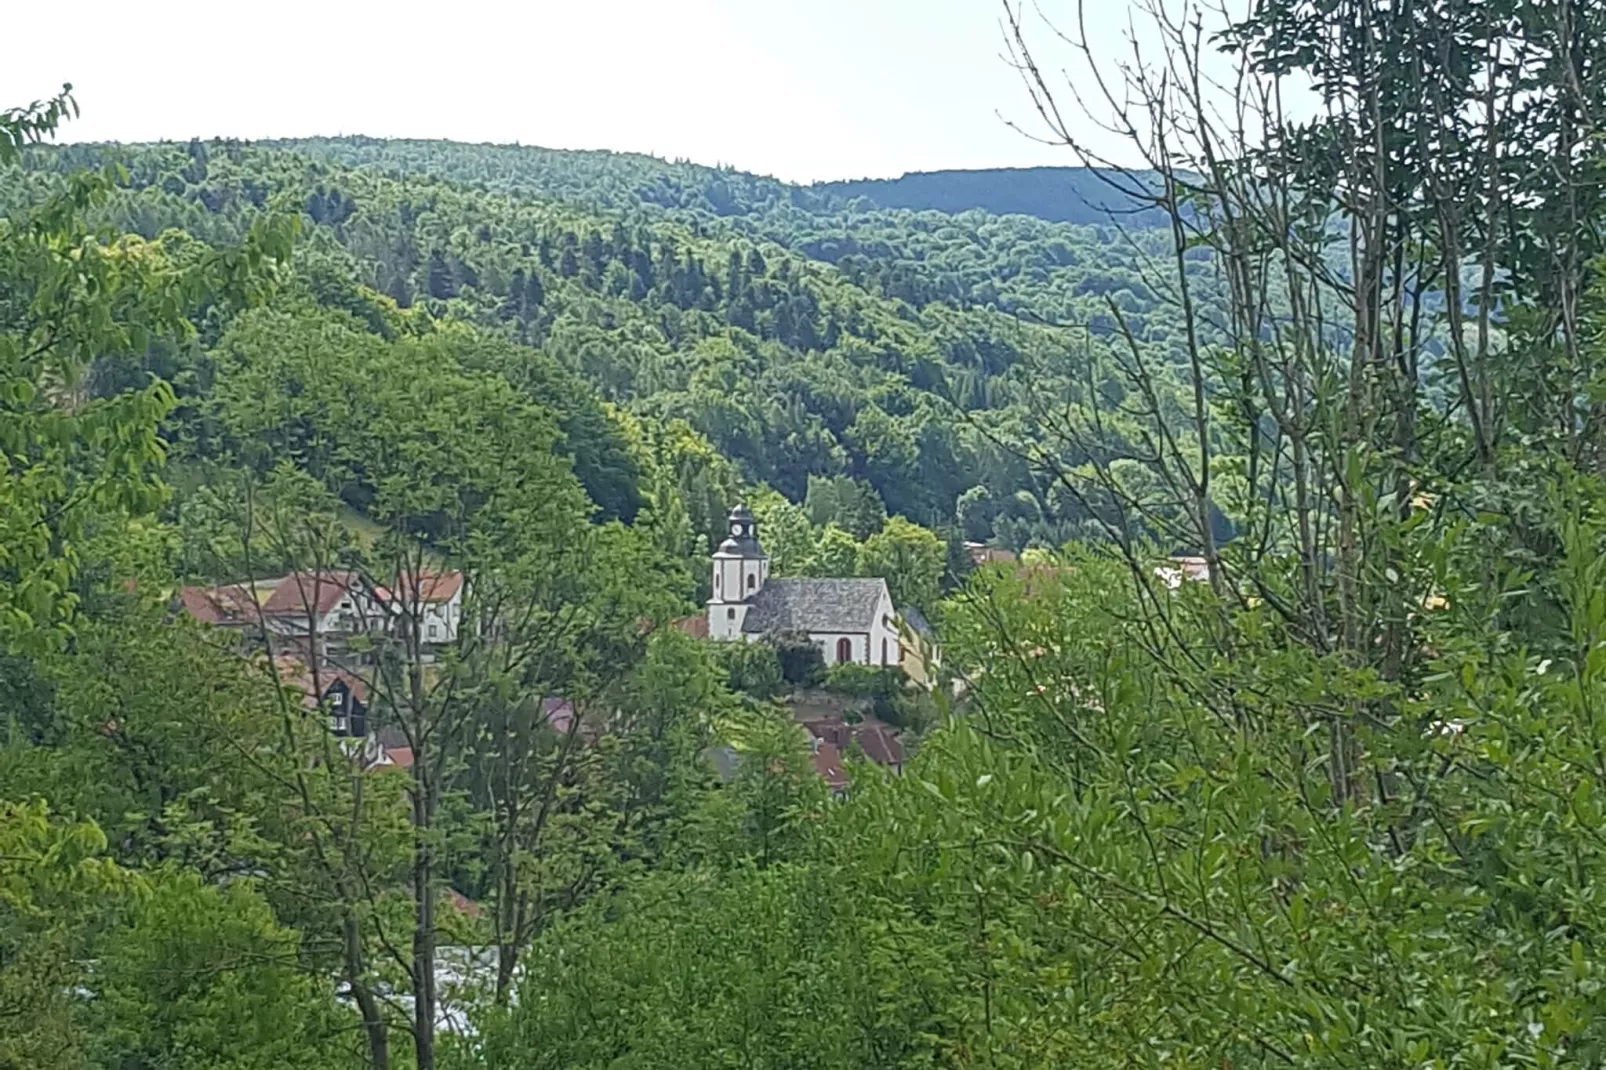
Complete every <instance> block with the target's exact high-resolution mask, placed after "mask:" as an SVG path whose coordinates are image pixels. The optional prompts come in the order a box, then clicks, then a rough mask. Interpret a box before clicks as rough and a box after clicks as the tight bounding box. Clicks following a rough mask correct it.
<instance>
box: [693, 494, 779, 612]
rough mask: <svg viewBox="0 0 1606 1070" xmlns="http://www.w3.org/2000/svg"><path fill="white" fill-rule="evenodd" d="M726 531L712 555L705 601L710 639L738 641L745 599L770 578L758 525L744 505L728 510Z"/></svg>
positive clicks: (756, 591) (745, 604)
mask: <svg viewBox="0 0 1606 1070" xmlns="http://www.w3.org/2000/svg"><path fill="white" fill-rule="evenodd" d="M729 531H730V535H729V536H728V537H727V538H726V539H725V541H724V542H722V543H720V544H719V549H718V550H716V551H715V552H714V592H713V597H712V598H710V599H709V600H708V636H709V638H711V639H739V638H741V635H742V620H743V619H744V618H745V617H746V616H747V608H748V606H747V603H748V600H749V599H751V598H752V597H753V596H754V595H756V594H757V593H758V592H759V589H760V588H762V587H763V586H764V581H765V580H767V579H769V575H770V559H769V558H768V557H767V556H765V554H764V548H763V547H762V546H760V545H759V544H758V524H757V522H756V521H755V520H754V519H753V514H752V512H751V511H749V510H748V508H747V506H745V505H738V506H737V507H736V508H734V509H732V510H731V516H730V528H729Z"/></svg>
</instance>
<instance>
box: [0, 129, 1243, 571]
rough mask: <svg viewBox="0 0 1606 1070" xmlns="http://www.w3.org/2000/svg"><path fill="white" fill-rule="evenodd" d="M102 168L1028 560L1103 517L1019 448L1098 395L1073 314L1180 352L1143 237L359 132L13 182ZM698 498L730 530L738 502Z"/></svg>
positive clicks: (158, 211)
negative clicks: (1048, 406)
mask: <svg viewBox="0 0 1606 1070" xmlns="http://www.w3.org/2000/svg"><path fill="white" fill-rule="evenodd" d="M108 157H110V158H114V159H116V160H117V161H119V162H120V163H121V164H122V166H123V167H124V168H125V169H126V172H127V180H126V182H124V183H123V189H122V190H121V191H119V193H118V194H117V195H116V196H115V197H113V198H112V199H111V201H110V202H109V203H108V204H107V205H106V206H105V207H104V209H103V210H102V211H103V213H104V214H105V216H106V219H107V222H109V223H110V224H111V225H112V226H114V227H116V228H119V229H121V230H125V231H128V232H131V233H134V234H138V235H141V236H144V237H146V238H156V237H157V236H158V235H160V234H162V233H163V232H164V231H166V230H169V229H177V230H181V231H184V232H185V233H187V234H189V235H191V236H194V237H195V238H198V239H200V240H202V241H205V242H208V243H213V244H224V245H226V244H229V243H232V242H237V241H239V240H240V239H241V238H242V237H243V235H244V234H245V233H246V232H247V231H248V229H249V228H250V227H251V226H252V225H253V224H254V222H255V221H257V220H258V219H260V218H262V217H263V216H264V215H265V214H268V213H272V212H286V211H289V212H294V213H295V214H297V215H299V216H300V218H301V228H302V236H301V239H300V240H299V242H298V246H297V274H298V276H299V277H300V278H301V279H302V280H303V285H304V286H305V287H306V288H307V290H308V291H309V292H310V293H312V294H314V295H316V298H317V300H318V301H319V302H320V303H322V304H324V305H325V306H328V307H332V308H337V309H340V310H343V311H345V312H348V313H354V314H356V315H357V316H358V317H359V318H360V319H361V320H363V321H364V322H366V323H369V324H372V325H375V327H374V329H376V330H390V329H391V328H388V327H386V326H385V324H387V323H388V322H389V321H390V319H391V313H390V312H387V311H386V310H385V309H384V308H382V307H380V304H384V305H388V306H390V307H391V308H394V309H400V310H404V311H407V310H412V311H415V312H417V313H418V314H420V315H422V316H423V317H424V318H425V319H426V320H429V321H435V322H446V321H458V322H462V323H466V324H471V325H473V326H474V327H475V328H476V329H479V330H482V331H487V332H491V333H492V334H495V335H500V336H502V337H503V338H505V339H506V340H508V341H510V342H513V343H515V344H517V345H520V346H524V347H528V348H530V349H534V350H538V351H540V352H541V353H542V355H543V356H544V357H546V358H548V359H551V360H553V361H555V362H556V363H557V364H558V365H560V366H561V368H562V369H563V370H564V372H565V373H566V374H568V375H570V376H572V377H574V378H575V379H577V380H579V381H580V382H581V383H583V384H584V385H585V386H586V387H587V388H589V390H590V391H592V392H593V393H594V394H595V395H596V397H597V398H599V399H600V401H601V402H603V403H607V404H611V405H613V406H616V407H618V409H620V410H622V411H624V412H627V413H630V414H632V416H633V417H635V418H639V419H644V420H647V421H649V422H650V423H651V424H653V425H654V426H667V425H669V424H673V423H675V422H681V423H683V424H684V425H685V426H688V427H689V428H691V429H692V430H694V431H695V432H697V433H698V434H699V435H700V436H701V437H703V438H706V440H707V441H708V442H709V443H710V444H711V446H712V448H713V450H714V451H716V452H717V454H719V455H720V456H722V457H723V458H726V459H728V461H730V462H731V463H733V464H735V465H736V466H737V467H738V469H739V471H740V474H741V477H742V478H743V479H744V480H746V481H747V482H748V483H749V484H750V485H765V486H768V487H770V488H773V489H774V490H776V491H779V492H780V493H781V494H783V495H785V496H786V497H788V498H790V499H791V500H792V501H794V502H797V501H802V500H803V499H804V498H805V496H806V494H807V491H808V487H809V484H810V480H811V478H813V479H817V478H836V477H846V478H849V479H852V480H856V481H859V482H860V483H861V484H865V485H868V486H869V487H870V488H873V490H874V491H875V493H876V495H877V496H879V498H880V499H881V502H882V503H883V504H884V506H885V508H886V510H887V512H888V513H891V514H896V515H902V516H904V517H907V518H908V519H910V520H913V521H915V522H916V523H920V524H924V525H927V526H930V527H934V528H939V529H944V528H946V529H948V530H950V531H955V532H958V531H962V532H963V533H964V534H965V535H966V536H967V537H970V538H979V539H997V540H1000V541H1002V542H1004V543H1006V544H1008V545H1012V546H1016V547H1021V546H1024V545H1026V544H1027V543H1029V542H1034V541H1035V542H1040V543H1047V544H1051V545H1052V544H1058V543H1060V542H1062V541H1063V540H1064V539H1066V538H1068V537H1071V536H1072V535H1074V534H1076V533H1078V532H1079V531H1080V530H1082V528H1083V527H1084V526H1085V525H1086V523H1087V522H1088V517H1087V515H1086V514H1085V511H1084V510H1083V509H1082V508H1081V507H1080V506H1078V505H1075V504H1073V503H1070V502H1065V501H1060V500H1057V499H1056V498H1055V497H1054V496H1053V495H1052V494H1051V492H1050V489H1049V487H1048V486H1047V485H1046V484H1043V483H1041V482H1040V481H1039V479H1038V477H1036V476H1034V475H1033V474H1032V472H1031V471H1030V470H1029V468H1028V466H1026V465H1025V464H1024V463H1022V461H1021V460H1020V459H1019V457H1018V456H1017V455H1016V454H1015V453H1014V452H1012V450H1011V448H1010V445H1009V444H1010V443H1011V442H1014V441H1019V440H1020V439H1021V438H1022V437H1023V436H1024V435H1025V434H1026V433H1027V432H1028V431H1029V423H1030V419H1031V416H1030V408H1031V404H1030V403H1031V400H1032V398H1033V397H1034V396H1039V397H1040V396H1062V397H1065V398H1066V399H1067V400H1069V401H1071V402H1072V403H1075V404H1081V405H1085V404H1087V403H1088V402H1089V401H1090V399H1091V398H1092V396H1093V394H1092V391H1093V390H1094V389H1095V385H1094V384H1093V383H1092V382H1091V381H1090V379H1089V375H1088V370H1089V369H1088V367H1087V363H1086V358H1087V356H1088V352H1089V350H1088V346H1089V341H1088V339H1089V331H1088V330H1065V329H1063V328H1062V327H1060V326H1059V325H1062V324H1070V325H1073V326H1074V327H1086V328H1089V329H1090V331H1091V336H1092V337H1093V338H1094V339H1095V340H1096V339H1097V338H1099V337H1101V336H1102V337H1108V338H1113V337H1116V336H1117V335H1122V334H1124V333H1125V332H1130V334H1131V337H1132V339H1133V341H1134V342H1135V343H1136V344H1138V345H1140V346H1142V347H1143V348H1144V350H1145V351H1146V352H1149V353H1152V354H1153V356H1154V358H1155V360H1156V361H1157V362H1158V363H1160V364H1161V365H1163V364H1165V363H1166V362H1167V361H1168V360H1175V359H1177V358H1179V357H1180V356H1181V354H1182V351H1183V346H1184V342H1183V338H1184V335H1183V332H1182V330H1181V328H1180V322H1179V320H1178V319H1177V317H1176V315H1175V313H1174V310H1173V308H1172V307H1171V305H1170V304H1169V303H1167V301H1165V300H1164V299H1163V298H1162V297H1161V296H1160V295H1157V294H1156V293H1154V292H1153V291H1151V289H1150V288H1149V287H1148V286H1147V285H1146V283H1145V280H1144V278H1143V273H1144V267H1143V265H1144V263H1145V259H1146V258H1149V259H1152V258H1153V257H1154V255H1155V254H1156V253H1158V252H1161V251H1162V250H1161V248H1160V246H1159V245H1157V246H1156V247H1155V248H1154V249H1152V250H1149V249H1145V248H1143V247H1142V243H1143V242H1144V241H1145V240H1148V238H1146V237H1145V232H1138V233H1137V234H1136V235H1135V236H1134V235H1132V234H1130V233H1129V234H1126V235H1122V234H1120V233H1118V232H1117V230H1116V228H1113V227H1097V226H1081V225H1074V224H1066V223H1049V222H1044V221H1041V220H1036V219H1031V218H1028V217H1024V216H995V215H990V214H987V213H984V212H979V211H971V212H966V213H963V214H961V215H957V216H954V215H946V214H942V213H938V212H913V211H907V210H899V209H866V208H865V207H863V204H862V202H847V201H843V200H841V199H840V198H836V199H831V198H827V197H826V196H825V195H823V194H820V193H817V192H813V191H810V190H808V189H805V188H802V187H796V186H787V185H785V184H783V183H779V182H775V181H773V180H770V179H764V178H758V177H754V176H751V175H745V174H740V173H736V172H731V171H723V170H716V169H710V168H702V167H695V166H692V165H688V164H666V163H663V162H661V161H656V160H652V159H650V158H647V157H641V156H630V155H622V154H612V153H559V152H551V151H548V150H542V149H527V148H518V147H506V146H502V147H498V146H484V145H464V144H456V143H450V142H431V141H377V140H373V139H362V138H351V139H332V140H315V141H299V142H287V143H275V144H269V145H249V144H242V143H233V142H213V143H209V144H203V143H200V142H192V143H190V144H189V145H187V146H186V145H182V144H163V145H150V146H94V145H80V146H71V147H67V148H62V149H54V150H39V151H38V152H37V153H36V154H34V156H33V157H32V165H31V169H30V170H29V171H28V172H27V177H28V181H27V182H25V183H22V184H19V185H16V186H15V187H14V190H13V193H14V195H16V196H18V197H20V198H21V199H31V198H33V197H35V196H37V195H41V194H42V192H43V190H44V189H46V188H48V187H50V186H51V185H52V184H54V183H55V182H57V181H59V176H60V175H61V174H62V173H63V172H64V171H67V170H69V169H71V168H73V167H78V166H84V165H98V164H99V163H101V162H102V161H104V160H105V159H107V158H108ZM30 189H31V190H32V192H30ZM4 200H5V197H4V196H0V202H3V201H4ZM1146 233H1147V235H1148V236H1149V237H1152V238H1153V239H1154V240H1155V241H1157V242H1158V241H1160V239H1161V238H1162V237H1163V236H1162V235H1160V234H1159V232H1153V231H1151V232H1146ZM1162 244H1163V242H1162ZM1194 268H1197V270H1198V274H1199V278H1198V286H1199V288H1200V289H1199V292H1200V294H1202V295H1203V294H1207V293H1208V291H1209V287H1210V285H1211V279H1210V278H1209V271H1208V264H1207V263H1206V262H1204V261H1203V260H1200V261H1198V262H1197V263H1194V264H1191V266H1190V270H1193V269H1194ZM376 302H379V303H380V304H376ZM1123 344H1124V343H1123ZM162 374H163V377H164V378H168V379H170V380H173V381H175V382H179V383H180V384H181V389H187V388H186V387H182V383H184V382H188V381H190V379H189V378H187V377H186V376H184V375H180V374H179V370H178V369H172V368H167V369H163V370H162ZM175 377H176V378H175ZM194 380H195V381H196V382H202V383H204V382H205V374H204V370H200V369H198V370H197V371H196V373H195V375H194ZM1033 391H1036V392H1037V393H1036V394H1035V395H1034V394H1033ZM1111 396H1112V397H1114V396H1116V395H1111ZM574 411H578V410H574ZM591 440H592V441H596V439H595V436H592V439H591ZM614 452H617V451H616V450H614V448H613V447H606V446H602V445H599V446H598V452H597V455H596V456H586V455H579V454H577V456H576V465H577V468H578V469H579V470H581V472H582V474H585V473H587V472H589V473H591V475H592V476H593V478H588V479H587V489H588V490H589V491H590V492H591V493H592V496H593V498H594V499H596V500H597V501H598V502H599V504H601V505H603V506H604V507H605V510H606V511H607V512H609V513H613V514H616V515H630V513H631V512H632V509H633V507H634V506H633V502H632V499H631V495H630V494H629V493H627V492H625V491H622V490H619V489H618V488H614V489H608V488H607V487H605V484H606V483H608V478H607V477H608V475H609V474H610V472H611V469H609V467H608V464H607V462H606V461H605V460H604V459H603V457H605V456H607V455H611V454H612V453H614ZM627 482H628V480H627ZM690 497H691V498H692V499H693V500H694V508H693V516H692V519H693V522H694V524H695V525H697V526H699V527H702V528H703V529H704V530H707V531H709V532H710V533H711V534H712V533H713V532H717V531H718V530H719V526H720V524H721V523H722V520H721V517H722V508H723V507H724V506H725V505H728V503H723V504H722V503H719V502H716V501H714V500H713V497H714V496H712V495H706V496H705V495H699V494H693V495H691V496H690ZM705 498H706V499H707V500H705Z"/></svg>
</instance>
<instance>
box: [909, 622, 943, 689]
mask: <svg viewBox="0 0 1606 1070" xmlns="http://www.w3.org/2000/svg"><path fill="white" fill-rule="evenodd" d="M900 616H901V617H902V620H903V627H902V629H900V634H899V640H900V642H901V644H902V652H901V653H900V654H899V661H898V664H899V665H901V666H902V667H903V672H904V675H905V676H907V677H909V679H911V680H913V681H914V682H915V683H917V684H919V685H920V686H921V687H925V688H930V687H932V686H933V677H934V674H935V673H936V672H937V671H938V670H940V669H941V668H942V654H941V652H940V651H939V649H938V647H937V633H936V631H935V630H934V629H933V628H932V627H931V624H930V623H929V622H928V621H927V620H926V616H925V614H924V613H921V612H920V610H918V609H916V608H915V607H914V606H906V607H904V609H903V611H902V613H901V614H900Z"/></svg>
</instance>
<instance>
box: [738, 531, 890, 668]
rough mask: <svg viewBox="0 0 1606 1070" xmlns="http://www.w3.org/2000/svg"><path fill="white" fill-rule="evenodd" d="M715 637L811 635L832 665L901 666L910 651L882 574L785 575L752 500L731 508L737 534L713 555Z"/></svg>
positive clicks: (748, 639) (752, 638)
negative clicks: (765, 541)
mask: <svg viewBox="0 0 1606 1070" xmlns="http://www.w3.org/2000/svg"><path fill="white" fill-rule="evenodd" d="M713 568H714V575H713V597H712V598H710V599H709V601H708V636H709V638H711V639H722V640H725V641H727V642H734V641H738V640H741V641H746V642H749V643H751V642H756V641H757V640H759V639H761V638H763V637H764V636H766V635H774V634H777V633H780V632H794V633H803V634H806V635H807V636H808V637H809V639H811V640H812V641H813V642H814V643H815V644H816V645H817V646H819V648H820V653H821V654H822V655H824V657H825V663H826V664H827V665H836V664H840V663H842V662H847V661H851V662H856V663H858V664H860V665H876V666H896V665H899V664H901V662H902V658H903V650H902V646H901V645H900V643H899V631H898V611H897V608H896V607H895V606H894V605H893V604H892V595H891V593H890V592H888V590H887V584H886V581H885V580H881V579H784V580H782V579H777V580H772V579H770V578H769V575H770V562H769V557H768V555H766V554H765V553H764V549H763V547H762V546H761V545H760V544H759V541H758V530H757V523H756V522H755V521H754V519H753V514H752V513H751V512H749V511H748V509H747V507H746V506H743V505H738V506H737V507H736V508H735V509H733V510H732V511H731V515H730V535H729V537H727V538H726V539H725V541H724V542H722V543H721V544H720V546H719V549H718V550H717V551H715V553H714V557H713Z"/></svg>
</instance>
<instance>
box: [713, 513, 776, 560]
mask: <svg viewBox="0 0 1606 1070" xmlns="http://www.w3.org/2000/svg"><path fill="white" fill-rule="evenodd" d="M719 552H720V553H722V554H735V555H736V556H738V557H764V556H765V554H764V548H763V547H762V546H760V545H759V544H758V521H757V520H754V519H753V514H752V512H751V511H750V510H749V509H748V508H747V506H745V505H741V504H738V505H737V506H736V508H734V509H732V510H731V516H730V536H729V537H728V538H726V540H725V541H724V542H722V543H720V544H719Z"/></svg>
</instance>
